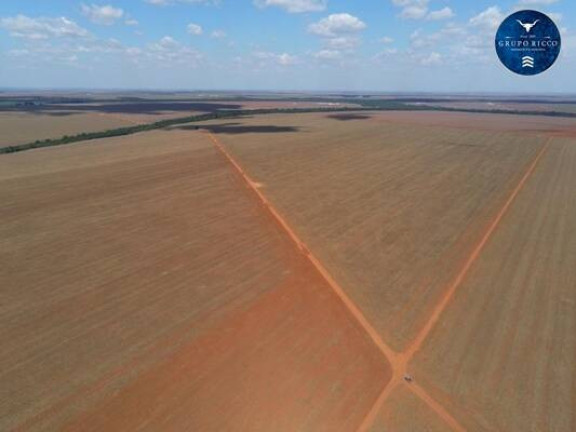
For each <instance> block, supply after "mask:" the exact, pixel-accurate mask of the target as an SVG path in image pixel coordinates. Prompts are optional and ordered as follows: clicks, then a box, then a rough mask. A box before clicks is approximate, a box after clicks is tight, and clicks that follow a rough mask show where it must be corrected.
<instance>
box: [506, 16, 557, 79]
mask: <svg viewBox="0 0 576 432" xmlns="http://www.w3.org/2000/svg"><path fill="white" fill-rule="evenodd" d="M560 47H561V38H560V32H559V31H558V27H556V24H554V21H552V20H551V19H550V18H549V17H548V16H547V15H545V14H543V13H542V12H538V11H533V10H523V11H519V12H515V13H513V14H512V15H510V16H509V17H508V18H506V19H505V20H504V21H503V22H502V24H500V27H499V28H498V31H497V32H496V53H497V54H498V57H499V58H500V61H501V62H502V64H503V65H504V66H506V67H507V68H508V69H510V70H511V71H512V72H515V73H517V74H519V75H538V74H540V73H542V72H544V71H545V70H547V69H548V68H550V66H552V65H553V64H554V62H555V61H556V59H557V58H558V55H560Z"/></svg>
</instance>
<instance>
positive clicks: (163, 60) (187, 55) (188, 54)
mask: <svg viewBox="0 0 576 432" xmlns="http://www.w3.org/2000/svg"><path fill="white" fill-rule="evenodd" d="M133 53H134V56H139V58H138V59H139V60H141V61H146V60H151V61H152V62H156V63H157V64H159V65H161V66H163V67H169V66H171V65H176V66H183V65H186V66H197V65H198V63H199V61H200V60H201V58H202V56H201V55H200V53H199V52H198V51H196V50H194V49H192V48H191V47H188V46H185V45H182V44H181V43H180V42H178V41H177V40H176V39H174V38H172V37H171V36H164V37H163V38H162V39H160V40H159V41H158V42H155V43H152V44H149V45H148V46H147V47H146V49H145V50H140V49H139V48H136V49H135V51H133Z"/></svg>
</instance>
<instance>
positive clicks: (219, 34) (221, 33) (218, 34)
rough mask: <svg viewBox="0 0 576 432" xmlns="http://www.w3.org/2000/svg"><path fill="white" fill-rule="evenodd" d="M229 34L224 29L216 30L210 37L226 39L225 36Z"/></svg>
mask: <svg viewBox="0 0 576 432" xmlns="http://www.w3.org/2000/svg"><path fill="white" fill-rule="evenodd" d="M227 36H228V35H227V34H226V32H225V31H224V30H214V31H213V32H212V33H211V34H210V37H211V38H214V39H224V38H225V37H227Z"/></svg>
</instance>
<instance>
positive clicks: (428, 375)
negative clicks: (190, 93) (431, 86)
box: [0, 104, 576, 432]
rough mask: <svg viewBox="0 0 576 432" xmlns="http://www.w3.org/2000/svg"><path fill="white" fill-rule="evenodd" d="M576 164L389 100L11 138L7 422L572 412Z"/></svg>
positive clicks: (292, 424) (570, 419) (508, 123)
mask: <svg viewBox="0 0 576 432" xmlns="http://www.w3.org/2000/svg"><path fill="white" fill-rule="evenodd" d="M251 106H255V105H254V104H252V105H251ZM116 108H118V107H116ZM116 108H109V110H112V111H113V114H114V115H116V114H118V113H117V112H116V111H118V109H116ZM141 108H142V107H141ZM205 108H206V107H205ZM212 108H214V106H212ZM122 109H123V110H124V111H128V108H122ZM206 109H208V108H206ZM124 114H126V115H132V114H130V113H127V112H126V113H124ZM124 114H122V115H124ZM140 114H141V113H140ZM140 114H138V113H134V115H140ZM90 115H93V113H92V114H90ZM146 115H152V114H150V113H147V114H146ZM156 115H160V114H158V113H157V114H156ZM73 117H74V116H70V118H73ZM198 127H200V130H198ZM574 166H576V127H575V126H574V121H573V120H571V119H565V118H556V117H540V116H515V115H501V114H471V113H442V112H419V113H416V112H400V111H397V112H367V111H364V112H341V113H314V114H274V115H258V116H250V115H247V116H244V117H241V118H230V119H220V120H213V121H209V122H199V123H194V124H184V125H178V126H173V127H171V128H168V129H166V130H162V131H153V132H147V133H138V134H135V135H131V136H126V137H121V138H113V139H110V138H108V139H101V140H97V141H92V142H86V143H76V144H74V145H71V146H62V147H53V148H45V149H36V150H30V151H27V152H21V153H15V154H6V155H0V208H1V210H2V214H3V219H2V225H1V226H0V254H1V256H0V258H1V259H2V262H3V266H2V268H1V269H0V285H1V286H3V287H5V288H4V290H3V293H2V300H3V301H2V302H1V303H0V320H1V321H2V325H0V335H1V336H2V340H3V341H6V342H5V343H4V346H3V350H2V352H1V353H0V366H1V368H0V370H2V372H0V389H1V390H0V392H2V393H1V394H0V429H2V430H13V429H15V428H17V427H18V428H19V429H18V430H64V431H78V430H82V431H85V430H86V431H94V432H97V431H98V432H100V431H108V430H111V431H116V430H118V431H133V430H140V429H142V428H149V429H151V430H190V431H202V432H222V431H236V430H238V431H246V432H248V431H249V432H293V431H306V432H318V431H326V432H329V431H342V432H345V431H346V432H347V431H350V432H390V431H399V432H404V431H418V432H421V431H424V432H445V431H458V432H461V431H471V432H476V431H478V432H483V431H529V432H541V431H542V432H543V431H558V432H564V431H566V432H568V431H572V430H576V416H575V415H574V409H573V407H574V406H576V393H575V388H576V368H575V364H576V339H575V338H574V334H575V332H576V291H575V290H574V287H576V267H575V266H574V263H575V262H576V222H575V221H576V194H575V193H574V191H575V190H576V170H575V169H574Z"/></svg>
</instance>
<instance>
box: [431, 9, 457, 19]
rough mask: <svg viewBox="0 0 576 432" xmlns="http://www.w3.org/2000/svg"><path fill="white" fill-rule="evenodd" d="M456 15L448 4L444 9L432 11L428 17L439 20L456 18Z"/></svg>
mask: <svg viewBox="0 0 576 432" xmlns="http://www.w3.org/2000/svg"><path fill="white" fill-rule="evenodd" d="M454 16H455V14H454V11H452V9H451V8H449V7H448V6H446V7H445V8H443V9H439V10H435V11H432V12H430V13H429V14H428V15H427V16H426V19H427V20H431V21H437V20H443V19H450V18H454Z"/></svg>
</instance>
